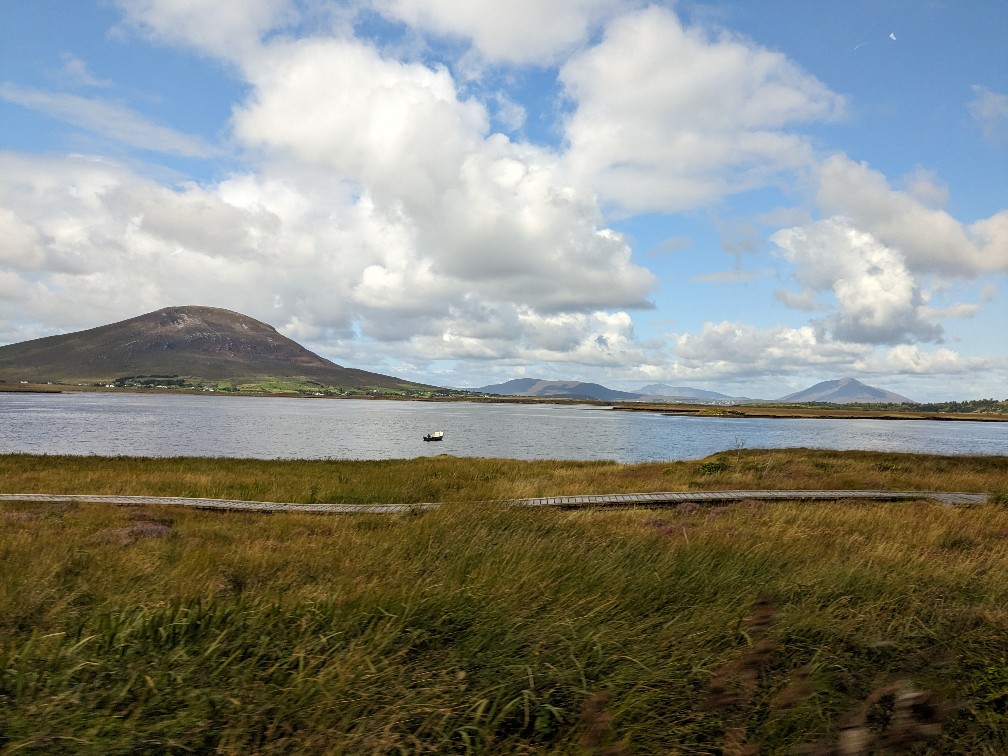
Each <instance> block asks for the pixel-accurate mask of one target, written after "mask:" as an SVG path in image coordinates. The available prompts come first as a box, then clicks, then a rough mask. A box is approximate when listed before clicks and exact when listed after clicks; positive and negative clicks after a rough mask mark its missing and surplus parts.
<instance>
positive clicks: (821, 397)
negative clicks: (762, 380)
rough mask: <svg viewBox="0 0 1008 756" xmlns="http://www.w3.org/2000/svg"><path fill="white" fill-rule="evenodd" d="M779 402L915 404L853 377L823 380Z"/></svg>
mask: <svg viewBox="0 0 1008 756" xmlns="http://www.w3.org/2000/svg"><path fill="white" fill-rule="evenodd" d="M776 401H778V402H788V403H800V402H830V403H832V404H854V403H859V404H861V403H886V404H914V401H913V400H912V399H907V398H906V397H905V396H900V395H899V394H894V393H893V392H892V391H886V390H885V389H880V388H875V387H874V386H868V385H866V384H864V383H861V381H857V380H854V379H853V378H842V379H841V380H838V381H823V382H822V383H817V384H816V385H815V386H811V387H809V388H807V389H805V390H804V391H798V392H796V393H794V394H788V395H787V396H783V397H781V398H780V399H777V400H776Z"/></svg>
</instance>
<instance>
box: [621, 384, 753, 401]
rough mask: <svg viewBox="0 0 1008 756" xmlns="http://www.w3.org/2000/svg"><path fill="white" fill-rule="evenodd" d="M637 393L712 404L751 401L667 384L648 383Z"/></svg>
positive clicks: (690, 387)
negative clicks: (700, 400)
mask: <svg viewBox="0 0 1008 756" xmlns="http://www.w3.org/2000/svg"><path fill="white" fill-rule="evenodd" d="M637 393H639V394H641V395H642V396H644V397H661V398H667V399H670V400H676V401H678V400H680V399H684V400H685V399H703V400H705V401H712V402H723V401H732V402H748V401H751V400H750V399H748V398H747V397H742V396H729V395H728V394H721V393H718V392H717V391H705V390H704V389H698V388H693V387H692V386H669V385H668V384H667V383H649V384H648V385H647V386H641V387H640V388H639V389H637Z"/></svg>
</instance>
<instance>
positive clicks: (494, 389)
mask: <svg viewBox="0 0 1008 756" xmlns="http://www.w3.org/2000/svg"><path fill="white" fill-rule="evenodd" d="M471 390H472V391H477V392H481V393H486V394H497V395H500V396H528V397H539V398H544V399H596V400H599V401H605V402H610V401H624V402H635V401H643V402H682V403H699V404H739V403H742V402H754V401H773V402H782V403H789V404H791V403H793V404H801V403H805V402H827V403H832V404H851V403H893V404H913V400H911V399H907V398H906V397H905V396H900V395H899V394H894V393H893V392H891V391H885V390H884V389H880V388H875V387H874V386H868V385H866V384H864V383H861V382H860V381H857V380H854V379H853V378H844V379H841V380H837V381H824V382H822V383H817V384H816V385H815V386H812V387H811V388H807V389H805V390H804V391H799V392H796V393H794V394H788V395H787V396H784V397H781V398H780V399H774V400H760V399H750V398H748V397H741V396H729V395H728V394H722V393H719V392H717V391H706V390H704V389H698V388H693V387H691V386H670V385H668V384H666V383H650V384H648V385H646V386H642V387H641V388H639V389H638V390H637V391H633V392H630V391H616V390H614V389H610V388H606V387H605V386H602V385H599V384H598V383H582V382H579V381H548V380H543V379H540V378H516V379H514V380H511V381H507V382H506V383H496V384H493V385H490V386H483V387H481V388H476V389H471Z"/></svg>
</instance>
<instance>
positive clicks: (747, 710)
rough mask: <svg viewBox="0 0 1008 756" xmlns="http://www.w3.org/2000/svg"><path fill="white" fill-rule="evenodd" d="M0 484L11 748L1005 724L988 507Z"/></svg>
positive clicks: (1006, 554) (1005, 609) (769, 739)
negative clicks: (224, 493) (46, 497)
mask: <svg viewBox="0 0 1008 756" xmlns="http://www.w3.org/2000/svg"><path fill="white" fill-rule="evenodd" d="M744 459H745V455H742V457H740V461H739V462H737V463H736V462H733V464H741V460H744ZM593 467H594V466H592V465H589V466H586V468H585V469H587V470H588V471H589V472H590V471H591V470H592V469H593ZM602 467H604V466H602ZM436 469H439V470H444V469H445V468H436ZM447 469H451V467H450V466H449V468H447ZM725 474H730V471H728V472H726V473H725ZM228 485H232V483H228ZM234 485H237V484H234ZM0 507H2V509H0V563H2V564H3V565H4V566H5V569H4V570H3V571H2V574H0V752H2V753H134V752H141V753H142V752H150V753H165V752H169V753H170V752H177V753H182V752H193V751H196V752H219V753H236V754H237V753H281V752H283V753H322V752H327V753H373V752H380V753H386V752H393V753H394V752H403V753H406V752H409V753H415V752H429V751H434V752H465V751H474V752H485V753H521V752H529V753H531V752H536V753H538V752H559V753H603V752H606V753H633V752H642V753H650V752H671V753H677V752H678V753H690V754H694V753H725V752H745V751H746V749H750V750H751V751H752V752H766V753H773V752H795V751H798V750H800V749H802V748H804V749H806V752H811V753H830V752H835V751H834V750H831V749H836V748H838V747H840V745H841V744H846V746H851V747H854V746H856V748H855V749H854V750H849V751H848V752H854V753H858V752H862V753H867V752H869V750H870V749H874V750H875V751H876V752H887V751H899V750H900V749H903V750H904V751H911V752H921V753H924V752H933V753H948V752H961V753H1002V752H1005V751H1006V750H1008V713H1006V706H1008V661H1006V658H1005V649H1006V648H1008V546H1006V544H1008V540H1006V539H1008V509H1006V508H1004V507H1003V506H999V505H987V506H984V507H973V508H956V507H947V506H939V505H932V504H926V503H914V504H899V505H896V504H864V503H861V504H841V503H835V504H816V505H802V504H792V503H775V504H772V505H759V504H751V503H743V504H739V505H734V506H729V507H716V508H704V507H696V506H681V507H679V508H677V509H674V510H664V511H647V510H643V509H641V510H627V511H569V512H556V511H528V510H524V509H523V510H517V509H514V508H511V507H508V506H505V505H499V504H498V505H495V504H464V503H454V504H449V505H447V506H444V507H442V508H440V509H438V510H432V511H426V512H416V513H412V514H408V515H396V516H386V517H379V516H372V515H361V516H353V517H325V516H313V515H306V514H276V515H253V514H241V513H214V512H200V511H187V510H172V509H168V508H157V507H143V508H114V507H108V506H65V505H62V506H57V505H45V504H4V505H0ZM851 744H853V746H852V745H851ZM858 744H860V745H858ZM846 746H845V747H846ZM857 748H860V750H857Z"/></svg>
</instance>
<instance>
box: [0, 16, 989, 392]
mask: <svg viewBox="0 0 1008 756" xmlns="http://www.w3.org/2000/svg"><path fill="white" fill-rule="evenodd" d="M1006 29H1008V3H1005V2H1003V0H970V1H969V2H960V1H959V0H948V2H943V1H942V0H820V1H818V2H814V3H810V2H807V0H765V2H759V3H755V2H751V0H738V1H735V2H732V1H729V0H725V1H723V2H722V1H719V0H711V1H709V2H703V3H700V2H689V1H688V0H680V1H679V2H671V1H669V2H660V1H659V2H652V3H648V2H637V1H636V0H550V1H549V2H546V0H344V1H339V2H332V1H328V0H243V2H241V3H228V2H225V3H220V2H217V3H208V2H202V1H201V0H119V1H116V0H108V1H107V2H101V1H100V0H94V1H91V2H89V1H87V0H0V344H9V343H16V342H20V341H25V340H28V339H33V338H38V337H42V336H48V335H53V334H59V333H68V332H72V331H78V330H82V329H85V328H90V327H94V326H98V325H104V324H106V323H111V322H115V321H119V320H123V319H126V318H129V317H133V316H135V315H140V314H142V313H146V312H151V311H154V310H157V309H159V308H162V307H167V306H172V305H205V306H213V307H223V308H227V309H230V310H235V311H237V312H241V313H244V314H246V315H250V316H252V317H254V318H257V319H259V320H262V321H265V322H267V323H270V324H271V325H274V326H275V327H276V328H277V329H278V330H279V331H280V332H281V333H283V334H285V335H287V336H289V337H290V338H293V339H295V340H296V341H298V342H300V343H302V344H304V345H305V346H306V347H308V348H309V349H311V350H313V351H315V352H316V353H318V354H320V355H322V356H324V357H327V358H329V359H331V360H333V361H335V362H337V363H339V364H341V365H345V366H349V367H355V368H362V369H366V370H373V371H377V372H382V373H387V374H391V375H397V376H401V377H403V378H408V379H411V380H416V381H420V382H423V383H433V384H437V385H441V386H452V387H477V386H482V385H486V384H490V383H498V382H502V381H506V380H509V379H512V378H521V377H533V378H545V379H558V380H559V379H563V380H581V381H593V382H598V383H602V384H605V385H607V386H610V387H612V388H618V389H626V390H633V389H635V388H638V387H640V386H643V385H645V384H649V383H657V382H661V383H668V384H671V385H675V386H693V387H697V388H704V389H709V390H715V391H722V392H724V393H727V394H732V395H744V396H750V397H759V398H775V397H779V396H782V395H784V394H787V393H790V392H792V391H795V390H798V389H802V388H805V387H807V386H809V385H811V384H813V383H816V382H818V381H822V380H832V379H838V378H843V377H852V378H857V379H858V380H861V381H863V382H865V383H869V384H871V385H875V386H879V387H882V388H886V389H888V390H891V391H896V392H898V393H901V394H904V395H906V396H908V397H910V398H911V399H914V400H917V401H940V400H948V399H970V398H986V397H995V398H1000V399H1003V398H1005V397H1006V396H1008V388H1006V387H1008V337H1006V334H1005V331H1006V330H1008V46H1006V45H1005V42H1004V34H1005V30H1006Z"/></svg>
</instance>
